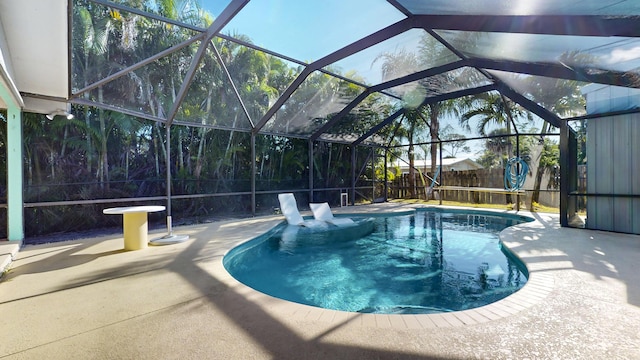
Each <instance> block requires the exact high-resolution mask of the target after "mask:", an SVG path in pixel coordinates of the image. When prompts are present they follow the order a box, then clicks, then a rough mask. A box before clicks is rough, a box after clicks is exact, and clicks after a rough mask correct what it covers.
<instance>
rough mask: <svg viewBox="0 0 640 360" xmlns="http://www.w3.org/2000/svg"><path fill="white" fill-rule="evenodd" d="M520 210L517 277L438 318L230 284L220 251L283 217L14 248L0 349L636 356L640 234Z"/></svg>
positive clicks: (77, 354) (116, 355) (514, 234)
mask: <svg viewBox="0 0 640 360" xmlns="http://www.w3.org/2000/svg"><path fill="white" fill-rule="evenodd" d="M412 208H413V207H412V206H410V205H401V204H398V203H386V204H375V205H366V206H356V207H348V208H342V209H333V210H334V211H335V212H337V213H339V212H348V213H354V212H369V211H376V212H377V211H403V210H408V209H412ZM520 214H525V215H526V214H528V213H525V212H520ZM529 215H531V216H533V217H535V218H536V221H535V222H533V223H528V224H522V225H519V226H517V227H513V228H510V229H507V230H505V231H504V232H503V233H502V234H501V235H502V238H503V241H504V242H505V243H506V244H507V245H508V246H509V247H510V248H511V249H512V250H513V251H514V252H515V253H516V254H517V255H518V256H519V257H520V258H521V259H522V260H523V261H524V262H525V263H526V264H527V266H528V268H529V270H530V273H531V274H530V280H529V282H528V283H527V285H525V287H524V288H523V289H522V290H521V291H519V292H518V293H516V294H514V295H512V296H510V297H508V298H506V299H503V300H501V301H499V302H496V303H493V304H490V305H488V306H486V307H482V308H479V309H475V310H469V311H463V312H454V313H449V314H439V315H373V314H355V313H346V312H338V311H331V310H322V309H318V308H313V307H309V306H304V305H299V304H293V303H290V302H287V301H283V300H279V299H275V298H272V297H270V296H267V295H264V294H262V293H258V292H256V291H254V290H252V289H250V288H248V287H246V286H244V285H242V284H240V283H238V282H237V281H235V280H234V279H233V278H232V277H230V275H228V273H227V272H226V271H225V270H224V268H223V267H222V261H221V260H222V256H223V255H224V254H225V253H226V252H227V251H228V250H229V249H230V248H232V247H233V246H235V245H236V244H239V243H241V242H244V241H245V240H247V239H249V238H253V237H255V236H258V235H260V234H261V233H263V232H265V231H266V230H268V229H270V228H271V227H273V226H275V225H276V224H278V223H279V222H280V221H282V220H283V217H282V216H266V217H256V218H252V219H244V220H233V221H220V222H213V223H209V224H201V225H192V226H183V227H178V228H175V229H174V231H175V232H176V233H178V234H188V235H190V239H189V240H188V241H186V242H184V243H180V244H175V245H168V246H161V247H149V248H148V249H143V250H138V251H124V250H122V244H123V240H122V235H121V234H116V235H107V236H100V237H93V238H86V239H80V240H74V241H64V242H56V243H50V244H44V245H29V246H24V247H23V248H22V249H21V251H20V252H19V253H18V254H17V256H16V258H15V260H14V261H13V263H12V264H11V265H10V268H9V270H8V271H7V272H6V274H5V276H4V277H3V278H2V279H1V280H0V319H1V323H0V324H1V325H0V339H2V340H1V341H0V358H3V359H4V358H7V359H45V358H46V359H394V358H397V359H604V358H606V359H640V281H639V280H638V279H639V276H638V272H637V268H638V265H637V264H638V259H640V236H637V235H625V234H616V233H608V232H601V231H590V230H581V229H565V228H560V227H559V225H558V218H557V216H555V215H548V214H529ZM162 235H163V232H162V231H150V234H149V238H150V239H153V238H154V237H159V236H162Z"/></svg>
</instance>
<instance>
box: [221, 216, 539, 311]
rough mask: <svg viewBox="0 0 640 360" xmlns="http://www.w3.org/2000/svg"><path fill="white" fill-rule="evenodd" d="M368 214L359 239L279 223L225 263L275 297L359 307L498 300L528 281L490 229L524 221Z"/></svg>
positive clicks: (444, 306) (432, 306)
mask: <svg viewBox="0 0 640 360" xmlns="http://www.w3.org/2000/svg"><path fill="white" fill-rule="evenodd" d="M446 211H447V212H444V211H442V210H436V209H434V210H418V211H415V212H411V213H409V214H403V215H393V214H383V215H376V216H375V217H374V218H373V221H374V228H373V232H371V233H370V234H369V235H367V236H360V235H359V236H355V237H354V236H350V234H349V233H348V232H344V231H311V230H306V229H301V228H299V227H295V228H292V227H291V226H289V225H286V224H281V225H279V226H277V227H276V228H274V229H273V230H271V231H269V232H268V233H266V234H264V235H262V236H260V237H258V238H255V239H253V240H251V241H248V242H246V243H244V244H242V245H240V246H238V247H236V248H234V249H232V250H231V251H230V252H229V253H228V254H227V255H226V256H225V257H224V259H223V265H224V267H225V268H226V269H227V271H228V272H229V273H230V274H231V275H232V276H233V277H234V278H236V279H237V280H238V281H240V282H242V283H244V284H245V285H247V286H250V287H252V288H254V289H255V290H258V291H261V292H263V293H265V294H268V295H271V296H274V297H278V298H281V299H285V300H289V301H293V302H297V303H301V304H306V305H311V306H317V307H322V308H326V309H333V310H342V311H350V312H362V313H384V314H428V313H438V312H449V311H457V310H465V309H470V308H475V307H479V306H483V305H486V304H489V303H492V302H495V301H497V300H500V299H502V298H504V297H506V296H508V295H510V294H512V293H514V292H515V291H517V290H518V289H520V288H521V287H522V286H524V284H525V283H526V281H527V273H526V268H525V267H524V265H523V264H522V263H521V262H520V261H519V260H518V259H516V258H515V257H514V256H513V255H512V254H511V253H510V252H509V251H508V250H507V249H506V248H504V247H502V246H501V244H500V241H499V239H498V233H499V232H500V231H501V230H502V229H504V228H506V227H508V226H512V225H516V224H519V223H522V222H526V221H530V219H528V218H526V217H523V216H518V215H505V216H500V215H496V214H495V213H490V212H482V211H472V212H460V211H455V210H446Z"/></svg>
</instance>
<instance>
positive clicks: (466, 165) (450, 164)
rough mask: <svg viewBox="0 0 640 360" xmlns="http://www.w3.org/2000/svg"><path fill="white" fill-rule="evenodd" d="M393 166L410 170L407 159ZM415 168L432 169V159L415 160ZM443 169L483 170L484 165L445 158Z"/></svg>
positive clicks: (467, 159) (397, 161) (461, 159)
mask: <svg viewBox="0 0 640 360" xmlns="http://www.w3.org/2000/svg"><path fill="white" fill-rule="evenodd" d="M393 166H394V167H395V166H398V167H400V169H401V170H403V171H404V170H405V169H407V170H408V169H409V161H408V160H406V159H403V160H396V161H395V162H394V163H393ZM414 166H415V167H416V168H418V169H424V168H427V169H430V168H431V159H427V160H414ZM442 168H443V170H444V171H451V170H477V169H482V168H483V167H482V165H480V164H478V163H477V162H475V161H473V160H471V159H469V158H445V159H442Z"/></svg>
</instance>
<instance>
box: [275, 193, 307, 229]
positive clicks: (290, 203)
mask: <svg viewBox="0 0 640 360" xmlns="http://www.w3.org/2000/svg"><path fill="white" fill-rule="evenodd" d="M278 201H280V211H282V215H284V217H285V219H287V222H288V223H289V225H302V224H304V219H303V218H302V215H300V211H298V204H297V203H296V198H295V197H294V196H293V194H292V193H283V194H278Z"/></svg>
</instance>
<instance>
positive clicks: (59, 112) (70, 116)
mask: <svg viewBox="0 0 640 360" xmlns="http://www.w3.org/2000/svg"><path fill="white" fill-rule="evenodd" d="M57 115H61V116H64V117H66V118H67V120H71V119H73V118H74V116H73V114H71V113H70V112H68V111H66V110H56V111H54V112H52V113H50V114H47V115H46V116H47V119H49V120H53V118H54V117H56V116H57Z"/></svg>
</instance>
